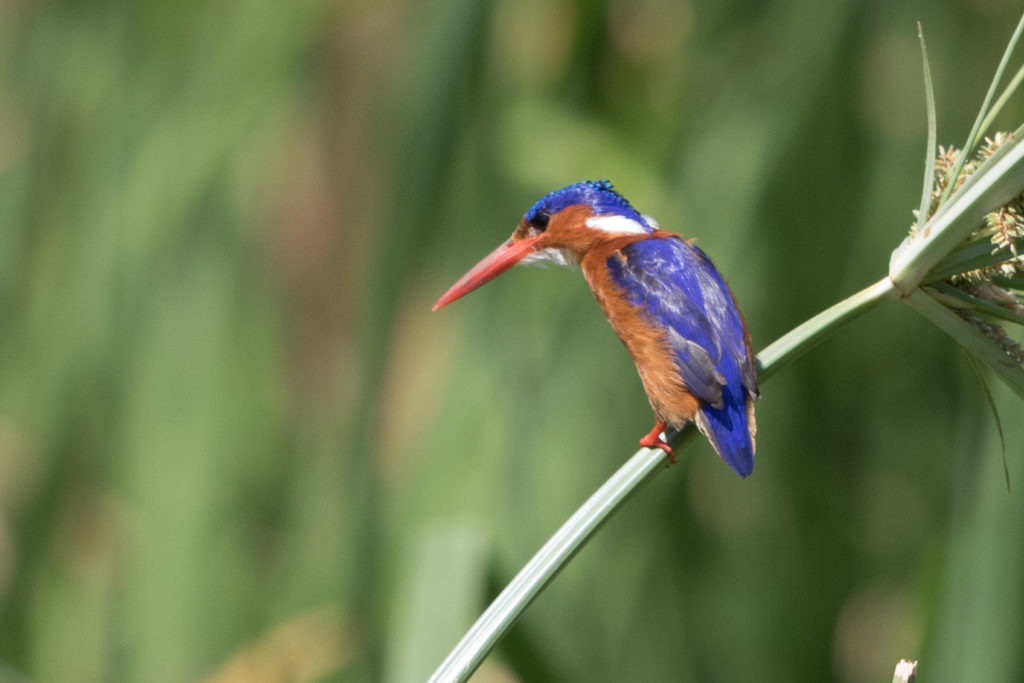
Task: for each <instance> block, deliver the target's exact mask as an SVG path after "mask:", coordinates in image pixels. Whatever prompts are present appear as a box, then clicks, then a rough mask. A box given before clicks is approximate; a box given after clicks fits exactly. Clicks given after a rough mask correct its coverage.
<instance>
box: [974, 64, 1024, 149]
mask: <svg viewBox="0 0 1024 683" xmlns="http://www.w3.org/2000/svg"><path fill="white" fill-rule="evenodd" d="M1021 81H1024V66H1022V67H1021V68H1019V69H1017V73H1016V74H1014V75H1013V78H1012V79H1010V82H1009V84H1008V85H1007V86H1006V89H1005V90H1003V94H1002V95H1000V96H999V99H998V100H996V103H995V104H993V105H992V111H990V112H989V113H988V116H986V117H985V120H984V121H983V122H982V124H981V132H982V135H984V133H985V131H987V130H988V129H989V128H990V127H991V126H992V122H993V121H994V120H995V118H996V117H997V116H999V112H1001V111H1002V110H1003V107H1004V106H1006V102H1007V100H1009V99H1010V98H1011V97H1012V96H1013V94H1014V93H1015V92H1017V88H1019V87H1020V84H1021Z"/></svg>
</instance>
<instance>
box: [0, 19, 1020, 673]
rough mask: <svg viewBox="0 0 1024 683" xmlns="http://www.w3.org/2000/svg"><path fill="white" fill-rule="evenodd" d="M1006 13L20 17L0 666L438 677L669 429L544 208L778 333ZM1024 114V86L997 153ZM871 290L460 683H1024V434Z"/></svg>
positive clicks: (586, 555) (891, 215)
mask: <svg viewBox="0 0 1024 683" xmlns="http://www.w3.org/2000/svg"><path fill="white" fill-rule="evenodd" d="M1019 12H1020V7H1019V4H1018V3H1017V2H1013V1H1012V0H943V1H941V2H937V1H934V0H932V1H928V2H925V1H923V0H919V1H915V2H906V3H891V2H888V1H886V0H869V1H867V2H859V1H856V0H839V1H835V2H824V3H823V2H817V1H815V0H781V1H779V2H750V1H745V0H726V1H724V2H711V1H705V2H672V1H668V0H666V1H657V0H642V1H640V2H629V1H626V0H615V1H608V2H590V1H585V0H578V1H576V2H570V1H562V2H539V1H536V0H517V1H512V0H505V1H494V2H486V1H480V0H450V1H445V2H442V1H440V0H437V1H434V2H407V1H406V2H402V1H398V2H369V1H366V2H340V3H339V2H304V3H289V2H281V3H263V2H244V1H237V0H227V1H225V2H218V3H206V2H189V1H187V0H186V1H185V2H175V3H168V2H153V3H129V2H93V3H81V2H56V1H43V2H26V1H24V0H0V662H3V664H4V667H6V668H7V669H8V673H7V674H6V675H7V676H9V677H10V678H11V679H12V680H13V679H15V678H16V677H17V676H18V675H23V676H25V677H27V678H28V679H31V680H39V681H81V682H90V681H152V682H157V683H160V682H163V681H168V682H171V681H189V680H209V681H216V682H218V683H221V682H227V681H232V682H234V681H320V680H324V681H377V680H382V681H417V680H422V679H423V678H425V676H426V675H427V674H428V673H429V672H430V671H432V670H433V668H434V667H435V666H436V665H437V664H438V663H439V662H440V660H441V659H442V657H443V656H444V654H445V653H446V652H447V651H448V649H449V648H450V647H451V646H452V645H453V644H454V643H455V641H456V640H457V639H458V637H459V636H460V635H461V634H462V633H463V632H464V630H465V629H466V628H467V627H468V626H469V625H470V624H471V623H472V621H473V620H474V619H475V618H476V616H477V615H478V614H479V613H480V611H481V610H482V609H483V608H484V607H485V606H486V604H487V602H488V601H489V599H490V598H491V597H492V596H493V595H494V594H495V593H496V591H497V590H499V589H500V588H501V587H502V586H503V585H504V584H505V583H506V582H507V581H508V580H509V579H510V578H511V577H512V576H513V575H514V573H515V572H516V571H517V570H518V569H519V568H520V567H521V565H522V564H523V563H524V562H525V561H526V560H527V559H528V558H529V557H530V555H531V554H532V553H533V552H534V551H535V550H536V549H537V548H539V547H540V545H541V544H542V542H543V541H544V540H545V539H546V538H547V537H548V536H549V535H550V534H551V533H553V532H554V530H555V529H556V528H557V526H558V525H559V524H560V523H561V522H562V521H563V520H564V519H565V518H566V517H568V516H569V514H570V513H571V512H572V511H573V510H574V509H575V508H576V506H578V505H579V504H580V503H581V502H582V501H583V500H584V499H585V497H586V496H587V495H589V493H590V492H592V491H593V490H595V489H596V488H597V487H598V486H599V485H600V484H601V483H602V482H603V481H604V480H605V479H606V478H607V477H608V476H609V475H610V474H611V473H612V472H613V471H614V470H615V469H616V468H617V467H618V466H619V464H620V463H622V462H623V461H624V460H625V459H626V458H627V457H628V456H629V455H631V454H632V453H633V452H634V451H635V449H636V440H637V439H638V438H639V437H640V436H641V435H642V434H643V433H645V432H646V431H647V429H648V428H649V427H650V422H651V414H650V409H649V407H648V405H647V402H646V399H645V397H644V395H643V392H642V389H641V387H640V383H639V381H638V379H637V377H636V373H635V370H634V368H633V366H632V364H631V363H630V361H629V359H628V357H627V355H626V354H625V352H624V351H623V350H622V348H621V347H620V345H619V343H618V341H617V340H616V339H615V337H614V336H613V335H612V333H611V331H610V330H609V329H608V326H607V323H606V322H605V321H604V319H603V318H602V316H601V314H600V311H599V310H598V308H597V306H596V305H595V304H594V302H593V300H592V297H591V295H590V294H589V292H588V291H587V289H586V286H585V284H584V283H583V280H582V278H581V277H580V275H579V273H578V272H572V271H570V270H567V269H549V270H546V271H545V270H527V269H518V270H515V271H513V272H510V273H509V274H507V275H505V276H504V277H502V278H501V279H499V280H497V281H496V282H494V283H492V284H490V285H488V286H487V287H485V288H484V289H482V290H480V291H479V292H477V293H474V294H473V295H472V296H470V297H469V298H467V299H465V300H463V301H460V302H459V303H458V304H456V305H454V306H452V307H450V308H447V309H445V310H444V311H442V312H440V313H431V312H430V306H431V304H432V303H433V301H434V300H435V299H436V297H437V296H438V295H439V294H440V293H441V292H442V291H443V290H444V289H445V287H446V286H447V285H448V284H450V283H451V282H452V281H454V279H455V278H456V277H457V276H459V275H460V274H461V273H462V272H463V271H465V270H466V269H468V268H469V266H471V265H472V264H473V263H475V262H476V261H477V259H478V258H480V257H481V256H483V255H484V254H485V253H487V252H488V251H489V250H490V249H492V248H493V247H494V246H496V245H497V244H498V243H499V242H500V241H502V240H503V239H505V237H506V236H507V235H508V233H509V232H510V231H511V229H512V228H513V227H514V225H515V223H516V221H517V220H518V218H519V216H520V215H521V214H522V213H523V212H524V211H525V210H526V209H527V208H528V207H529V205H530V204H531V203H532V202H533V201H534V200H535V199H537V198H538V197H539V196H540V195H542V194H544V193H545V192H548V191H550V190H552V189H555V188H557V187H561V186H563V185H565V184H568V183H570V182H575V181H577V180H581V179H585V178H610V179H612V181H613V182H615V183H616V186H617V188H618V189H619V190H620V191H621V192H622V193H623V194H624V195H625V196H627V197H628V198H630V199H631V201H632V202H633V203H634V204H635V205H636V206H637V207H638V208H639V209H640V210H641V211H643V212H645V213H649V214H651V215H652V216H654V217H656V218H657V219H658V220H659V221H660V222H661V224H662V226H663V227H665V228H666V229H669V230H676V231H680V232H683V233H685V234H687V235H688V236H696V237H698V238H699V244H700V245H701V246H702V247H703V248H704V249H705V250H706V251H708V252H709V253H710V254H711V255H712V257H713V258H714V259H715V261H716V263H717V264H718V266H719V268H720V269H721V270H722V272H723V273H724V274H725V275H726V277H727V278H728V279H729V280H730V283H731V284H732V287H733V289H734V291H735V294H736V297H737V298H738V300H739V302H740V304H741V306H742V308H743V310H744V312H745V315H746V318H747V320H748V322H749V325H750V328H751V330H752V333H753V335H754V339H755V343H756V346H757V347H758V348H762V347H763V346H765V345H766V344H767V343H769V342H770V341H772V340H773V339H775V338H776V337H778V336H779V335H780V334H782V333H784V332H785V331H787V330H788V329H790V328H791V327H793V326H794V325H796V324H798V323H800V322H802V321H803V320H804V319H806V318H808V317H809V316H811V315H812V314H814V313H816V312H817V311H819V310H821V309H822V308H824V307H826V306H828V305H830V304H831V303H833V302H835V301H837V300H838V299H840V298H842V297H844V296H846V295H848V294H850V293H852V292H854V291H856V290H857V289H859V288H861V287H863V286H865V285H867V284H869V283H870V282H872V281H874V280H876V279H878V278H879V277H881V276H882V275H883V274H884V273H885V271H886V268H887V263H888V255H889V252H890V251H891V249H892V248H894V247H895V246H896V245H897V244H898V242H899V241H900V240H901V239H902V238H903V236H904V234H905V232H906V229H907V228H908V226H909V224H910V222H911V220H912V216H911V209H912V208H914V207H916V206H917V204H918V201H919V197H920V183H921V174H922V160H923V156H924V147H925V113H924V96H923V85H922V78H921V64H920V55H919V48H918V43H917V39H916V25H915V22H916V21H917V20H921V21H922V22H923V24H924V28H925V32H926V36H927V38H928V46H929V52H930V56H931V63H932V72H933V75H934V78H935V87H936V95H937V100H938V116H939V140H940V142H942V143H944V144H951V143H952V144H957V145H960V144H962V141H963V139H964V138H965V137H966V135H967V132H968V129H969V127H970V123H971V121H972V120H973V117H974V114H975V112H976V110H977V107H978V105H979V104H980V102H981V99H982V97H983V95H984V93H985V90H986V88H987V87H988V82H989V79H990V77H991V74H992V72H993V71H994V69H995V66H996V64H997V62H998V60H999V57H1000V55H1001V54H1002V50H1003V47H1004V45H1005V43H1006V41H1007V39H1008V38H1009V35H1010V33H1011V32H1012V28H1013V26H1014V24H1015V23H1016V21H1017V19H1018V18H1019V14H1018V13H1019ZM1022 121H1024V107H1022V106H1021V102H1020V99H1019V98H1018V101H1017V102H1016V103H1015V104H1013V105H1012V106H1011V107H1010V109H1009V111H1008V112H1007V113H1006V115H1005V116H1004V117H1003V123H1002V128H1013V127H1016V126H1017V125H1019V124H1020V123H1021V122H1022ZM990 386H991V387H992V390H993V392H994V395H995V399H996V402H997V404H998V405H999V407H1000V411H1001V415H1002V418H1003V424H1004V427H1005V430H1006V437H1007V452H1008V465H1009V469H1010V473H1011V479H1012V489H1011V490H1010V491H1009V492H1008V491H1007V489H1006V486H1005V483H1004V480H1003V474H1002V463H1001V455H1000V448H999V440H998V437H997V435H996V431H995V427H994V425H995V423H994V421H993V418H992V415H991V413H990V411H989V410H988V409H987V407H986V399H985V395H984V392H983V389H982V388H981V385H980V383H979V381H978V379H977V378H976V377H975V376H974V375H973V373H972V372H971V370H970V369H969V367H968V365H967V363H966V362H965V361H964V358H963V356H962V354H961V353H960V352H959V351H958V350H957V348H956V346H955V344H954V343H953V342H952V341H951V340H949V339H948V338H946V337H945V336H944V335H943V334H942V333H941V332H939V331H938V330H936V329H935V328H933V327H931V326H930V325H929V324H928V323H926V322H925V321H924V320H923V319H920V318H918V317H916V316H915V314H914V313H913V312H911V311H910V310H909V309H907V308H905V307H903V306H900V305H899V304H897V303H891V304H888V305H886V306H884V307H883V308H882V309H879V310H877V311H875V312H873V313H872V314H870V315H869V316H868V317H866V318H864V319H862V320H860V321H858V322H857V323H856V324H855V325H854V326H852V327H850V328H848V329H845V330H843V331H842V333H840V334H838V335H836V336H835V337H833V338H832V339H830V340H829V341H828V342H826V343H825V344H824V345H822V346H821V347H819V348H817V349H815V350H814V351H813V352H812V353H810V354H809V355H807V356H805V357H804V358H802V359H800V360H799V361H798V362H796V363H795V364H793V365H791V366H789V367H787V368H785V369H784V371H783V372H781V373H779V375H778V376H777V377H776V378H775V379H774V380H773V381H772V382H771V383H770V384H768V385H767V386H765V387H764V398H763V400H762V401H761V402H760V403H759V405H758V416H759V424H760V432H759V435H758V459H757V468H756V470H755V473H754V476H753V477H751V478H750V479H749V480H746V481H741V480H740V479H738V478H737V477H736V476H735V475H734V474H733V473H732V472H731V471H730V470H729V468H728V467H726V466H725V465H724V464H723V463H722V462H720V461H719V460H718V458H717V457H715V455H714V453H713V451H712V450H711V449H710V447H708V445H707V444H706V443H703V442H700V443H698V444H695V446H694V447H693V448H690V449H688V450H687V451H686V452H685V454H684V456H683V458H682V459H681V463H680V465H679V466H677V467H673V468H671V469H670V470H669V471H667V472H665V473H664V474H662V475H661V476H660V477H658V479H656V480H655V481H654V482H653V483H652V484H651V485H650V486H649V487H648V488H646V489H645V490H644V491H643V493H642V494H641V495H640V496H638V497H637V498H636V499H634V500H633V501H632V502H631V503H630V504H629V505H628V506H627V508H626V509H625V510H624V511H623V512H622V514H620V515H619V516H618V517H617V518H615V519H614V520H613V521H612V522H611V523H610V524H608V525H607V526H606V527H605V528H604V529H603V530H602V532H601V533H600V534H599V536H598V538H597V539H596V540H595V541H594V542H593V543H591V544H590V545H589V546H588V547H587V548H586V549H585V550H584V551H583V552H582V553H581V554H580V555H579V556H578V557H577V558H576V560H575V561H574V562H573V563H572V564H571V565H570V566H569V568H568V569H567V570H566V571H565V572H564V573H563V574H562V575H561V576H560V577H559V578H558V580H557V581H556V582H555V583H554V584H553V586H552V587H551V588H550V589H549V590H548V591H547V592H546V593H545V594H543V595H542V596H541V598H540V599H539V600H538V601H537V602H536V603H535V604H534V605H533V606H532V608H531V609H530V610H529V611H528V612H527V615H526V616H525V618H524V619H523V621H522V622H520V624H518V625H517V626H516V627H515V628H514V629H513V631H512V632H511V634H510V635H509V637H508V638H507V640H506V641H505V642H504V643H503V645H502V646H501V648H500V650H499V651H498V652H497V653H496V655H495V656H494V657H492V658H491V659H490V660H489V661H488V662H487V663H486V664H485V666H484V667H483V668H482V669H481V671H480V672H479V674H478V678H477V680H480V681H515V680H523V681H623V680H635V681H668V680H673V681H691V680H692V681H737V680H757V681H822V680H836V681H888V680H890V677H891V675H892V668H893V666H894V665H895V663H896V661H897V660H898V659H899V658H901V657H908V658H920V659H921V660H922V665H921V668H922V672H926V679H927V680H929V681H967V680H992V681H1010V680H1022V679H1024V648H1021V647H1020V644H1021V642H1024V610H1022V607H1024V504H1022V501H1021V494H1020V493H1019V491H1020V490H1021V488H1022V487H1024V461H1022V459H1021V455H1020V454H1021V452H1022V450H1024V449H1022V444H1024V420H1021V414H1022V408H1021V406H1020V404H1019V402H1018V401H1017V400H1016V399H1015V398H1013V397H1012V395H1010V394H1009V392H1007V391H1005V390H1004V388H1003V387H1002V386H999V385H998V383H997V382H995V381H991V382H990Z"/></svg>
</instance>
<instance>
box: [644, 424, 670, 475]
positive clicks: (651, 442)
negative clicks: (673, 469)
mask: <svg viewBox="0 0 1024 683" xmlns="http://www.w3.org/2000/svg"><path fill="white" fill-rule="evenodd" d="M665 426H666V425H665V423H664V422H655V423H654V428H653V429H651V431H649V432H648V433H647V434H646V435H645V436H644V438H642V439H640V445H641V446H643V447H644V448H660V449H661V450H663V451H665V452H666V453H668V457H669V461H670V464H672V465H675V464H676V456H675V453H673V452H672V447H671V446H669V445H668V444H667V443H665V442H664V441H663V440H662V438H661V433H662V432H663V431H665Z"/></svg>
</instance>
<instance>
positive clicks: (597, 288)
mask: <svg viewBox="0 0 1024 683" xmlns="http://www.w3.org/2000/svg"><path fill="white" fill-rule="evenodd" d="M592 256H593V258H592ZM602 256H603V255H602V254H600V253H594V252H591V254H588V255H587V257H585V258H584V259H583V261H582V263H581V264H580V265H581V267H582V269H583V276H584V278H586V281H587V284H588V285H589V286H590V290H591V291H592V292H593V293H594V298H596V299H597V303H598V304H599V305H600V306H601V310H602V311H604V314H605V317H606V318H608V322H609V323H611V326H612V329H613V330H614V331H615V334H616V335H617V336H618V338H619V340H620V341H621V342H622V345H623V346H625V347H626V350H627V351H629V354H630V355H631V356H632V357H633V362H634V363H636V368H637V372H638V373H639V374H640V381H641V382H642V383H643V385H644V390H645V391H646V392H647V397H648V398H649V399H650V401H651V407H652V408H653V409H654V412H655V414H656V415H658V417H659V418H661V419H664V420H665V421H666V422H669V423H670V424H672V425H673V426H681V424H682V423H683V422H685V421H687V420H690V419H692V418H693V414H694V412H695V411H696V410H697V401H696V399H695V398H694V397H693V396H692V395H691V394H690V392H688V391H687V390H686V387H685V385H684V383H683V380H682V377H681V376H680V373H679V368H678V366H677V365H676V359H675V354H674V352H673V350H672V346H671V345H670V344H669V341H668V336H667V334H666V332H665V330H664V329H663V328H662V327H661V326H659V325H658V324H657V323H656V322H655V321H654V320H653V319H652V318H651V316H650V315H649V314H648V312H647V311H646V309H645V308H644V307H643V306H642V305H637V304H634V303H633V302H631V301H630V300H629V299H628V298H627V295H626V292H625V291H623V290H622V289H621V288H620V287H619V286H618V285H617V284H616V283H615V282H614V280H613V279H612V277H611V274H610V272H609V270H608V268H607V267H606V265H605V262H606V258H601V257H602Z"/></svg>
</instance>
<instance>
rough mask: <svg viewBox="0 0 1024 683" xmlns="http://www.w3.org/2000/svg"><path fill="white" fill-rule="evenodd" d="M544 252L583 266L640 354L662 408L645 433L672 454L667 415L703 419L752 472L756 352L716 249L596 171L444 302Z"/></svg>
mask: <svg viewBox="0 0 1024 683" xmlns="http://www.w3.org/2000/svg"><path fill="white" fill-rule="evenodd" d="M544 261H549V262H553V263H556V264H559V265H579V266H580V267H581V268H582V270H583V277H584V278H586V281H587V284H588V285H589V286H590V290H591V291H592V292H593V293H594V297H595V298H596V299H597V303H598V304H600V306H601V310H603V311H604V314H605V316H606V317H607V318H608V322H610V323H611V326H612V329H613V330H615V334H616V335H618V337H619V339H620V340H621V341H622V344H623V346H625V347H626V350H627V351H629V353H630V355H631V356H632V357H633V361H634V362H635V363H636V368H637V370H638V371H639V373H640V381H641V382H642V383H643V386H644V390H645V391H646V392H647V397H648V399H649V400H650V402H651V407H652V408H653V409H654V417H655V420H656V423H655V425H654V428H653V429H651V431H650V433H648V434H647V435H645V436H644V437H643V438H642V439H640V445H642V446H645V447H647V448H661V449H662V450H664V451H665V452H666V453H668V454H669V455H670V456H671V455H672V449H671V447H670V446H669V445H668V444H667V443H666V442H665V441H664V439H663V437H662V433H663V432H664V430H665V429H666V427H668V426H671V427H673V428H675V429H681V428H682V427H683V426H684V425H685V424H686V423H687V422H694V423H696V425H697V428H698V429H700V431H701V432H702V433H703V434H704V435H705V436H706V437H707V438H708V440H709V441H710V442H711V445H712V446H714V448H715V450H716V451H718V454H719V455H720V456H721V457H722V458H723V459H724V460H725V462H727V463H728V464H729V466H730V467H732V469H733V470H735V471H736V473H737V474H738V475H740V476H741V477H746V476H747V475H749V474H750V473H751V472H752V471H753V469H754V434H755V432H756V424H755V421H754V401H755V400H756V399H757V398H758V390H757V370H756V367H755V362H754V354H753V352H752V351H751V344H750V334H749V332H747V328H746V325H745V324H744V322H743V317H742V316H741V315H740V312H739V309H738V307H737V305H736V300H735V298H734V297H733V295H732V292H731V291H730V290H729V286H728V285H727V284H726V283H725V280H724V279H722V276H721V275H720V274H719V273H718V270H717V269H716V268H715V266H714V265H713V264H712V263H711V260H710V259H709V258H708V257H707V255H705V253H704V252H703V251H701V250H700V249H699V248H697V247H696V246H694V245H693V244H692V243H691V242H690V241H688V240H686V239H684V238H683V237H682V236H681V235H678V234H676V233H673V232H667V231H665V230H662V229H661V228H659V227H658V224H657V223H656V222H655V221H654V220H653V219H651V218H650V217H648V216H644V215H641V214H640V213H639V212H637V211H636V209H634V208H633V207H632V206H631V205H630V204H629V202H628V201H626V200H625V199H624V198H623V197H622V196H621V195H619V194H618V193H617V192H616V191H615V190H614V189H612V185H611V183H610V182H608V181H607V180H598V181H593V180H588V181H584V182H581V183H576V184H574V185H569V186H567V187H564V188H562V189H560V190H557V191H555V192H552V193H551V194H548V195H547V196H545V197H543V198H541V199H540V200H539V201H538V202H537V203H536V204H534V205H533V206H532V207H530V210H529V211H527V212H526V215H524V216H523V218H522V220H520V221H519V225H517V226H516V229H515V231H513V233H512V236H511V237H510V238H509V239H508V240H507V241H506V242H505V243H504V244H502V245H501V246H500V247H498V248H497V249H495V250H494V251H493V252H491V253H490V254H489V255H488V256H487V257H485V258H484V259H483V260H482V261H480V263H478V264H477V265H475V266H474V267H473V268H472V269H471V270H470V271H469V272H468V273H466V274H465V275H463V276H462V277H461V278H460V279H459V281H458V282H456V283H455V284H454V285H452V286H451V288H450V289H449V290H448V291H447V292H445V293H444V295H443V296H442V297H441V298H440V299H438V300H437V303H435V304H434V310H435V311H436V310H437V309H439V308H441V307H442V306H446V305H448V304H450V303H451V302H453V301H455V300H456V299H458V298H460V297H462V296H464V295H466V294H468V293H469V292H471V291H473V290H474V289H476V288H477V287H479V286H481V285H483V284H485V283H487V282H490V281H491V280H493V279H494V278H496V277H497V276H498V275H501V274H502V273H504V272H505V271H506V270H508V269H509V268H511V267H512V266H514V265H516V264H520V263H538V262H544ZM673 460H674V457H673Z"/></svg>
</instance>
